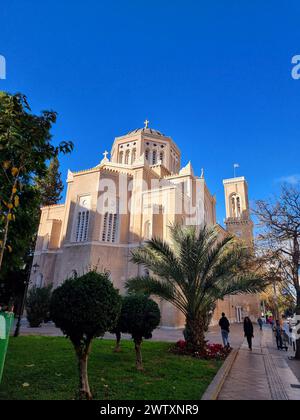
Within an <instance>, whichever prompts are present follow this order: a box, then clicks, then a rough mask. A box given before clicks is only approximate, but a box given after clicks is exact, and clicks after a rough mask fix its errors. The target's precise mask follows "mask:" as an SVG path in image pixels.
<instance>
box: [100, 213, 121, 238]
mask: <svg viewBox="0 0 300 420" xmlns="http://www.w3.org/2000/svg"><path fill="white" fill-rule="evenodd" d="M118 234H119V206H118V205H117V208H116V209H115V212H114V213H108V212H106V213H105V215H104V217H103V224H102V236H101V239H102V242H110V243H115V242H117V241H118Z"/></svg>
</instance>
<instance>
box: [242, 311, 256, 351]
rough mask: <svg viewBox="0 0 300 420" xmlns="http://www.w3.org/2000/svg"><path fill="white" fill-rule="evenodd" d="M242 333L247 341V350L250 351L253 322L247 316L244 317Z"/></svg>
mask: <svg viewBox="0 0 300 420" xmlns="http://www.w3.org/2000/svg"><path fill="white" fill-rule="evenodd" d="M244 333H245V337H246V338H247V341H248V346H249V350H251V351H252V338H253V337H254V335H253V324H252V322H251V319H250V318H249V317H248V316H246V318H245V319H244Z"/></svg>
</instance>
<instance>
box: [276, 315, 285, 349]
mask: <svg viewBox="0 0 300 420" xmlns="http://www.w3.org/2000/svg"><path fill="white" fill-rule="evenodd" d="M274 333H275V338H276V344H277V349H278V350H281V349H282V348H283V341H282V328H281V325H280V322H279V320H278V319H277V320H276V323H275V326H274Z"/></svg>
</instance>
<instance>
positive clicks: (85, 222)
mask: <svg viewBox="0 0 300 420" xmlns="http://www.w3.org/2000/svg"><path fill="white" fill-rule="evenodd" d="M89 218H90V212H89V211H88V210H83V211H80V212H78V215H77V227H76V242H86V241H87V237H88V227H89Z"/></svg>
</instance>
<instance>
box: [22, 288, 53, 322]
mask: <svg viewBox="0 0 300 420" xmlns="http://www.w3.org/2000/svg"><path fill="white" fill-rule="evenodd" d="M51 292H52V285H49V286H46V287H35V286H34V287H32V288H31V289H30V290H29V293H28V296H27V300H26V313H27V320H28V322H29V325H30V327H31V328H37V327H40V326H41V324H42V322H43V321H44V320H45V319H47V318H48V317H49V312H50V299H51Z"/></svg>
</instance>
